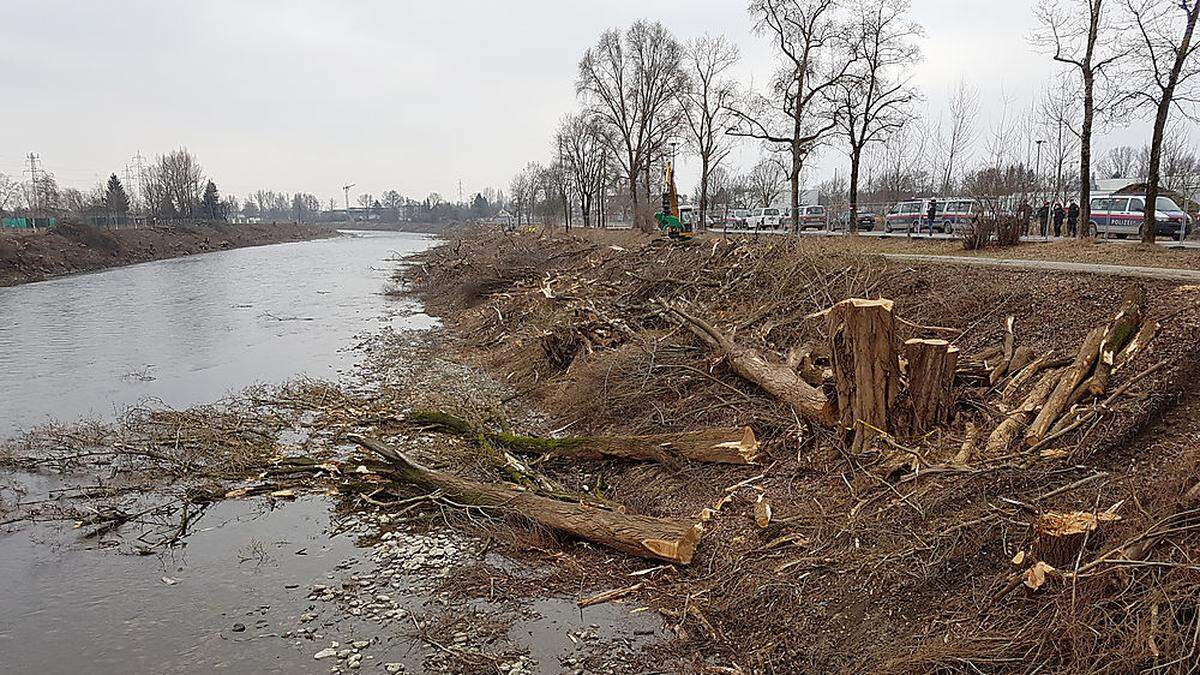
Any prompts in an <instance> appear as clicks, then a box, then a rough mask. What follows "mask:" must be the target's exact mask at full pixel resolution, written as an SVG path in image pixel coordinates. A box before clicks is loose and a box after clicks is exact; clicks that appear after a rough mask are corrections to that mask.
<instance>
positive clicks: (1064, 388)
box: [1025, 326, 1106, 445]
mask: <svg viewBox="0 0 1200 675" xmlns="http://www.w3.org/2000/svg"><path fill="white" fill-rule="evenodd" d="M1105 332H1106V329H1105V327H1103V326H1101V327H1099V328H1094V329H1092V332H1090V333H1088V335H1087V337H1086V338H1084V340H1083V345H1082V346H1081V347H1080V348H1079V353H1078V354H1077V355H1076V356H1075V361H1074V362H1073V363H1072V364H1071V365H1070V366H1068V367H1067V369H1066V371H1065V372H1063V375H1062V378H1061V379H1060V380H1059V381H1058V385H1057V386H1055V387H1054V391H1053V392H1051V394H1050V397H1049V398H1047V399H1046V403H1045V405H1043V406H1042V409H1041V411H1040V412H1038V415H1037V417H1036V418H1035V419H1034V420H1033V424H1031V425H1029V430H1028V431H1026V432H1025V442H1026V443H1028V444H1029V445H1037V444H1038V443H1039V442H1040V441H1041V440H1042V439H1043V438H1045V437H1046V432H1047V431H1049V429H1050V427H1051V426H1053V425H1054V423H1055V422H1056V421H1057V420H1058V418H1059V416H1060V415H1061V414H1062V413H1063V411H1064V410H1065V409H1066V408H1067V406H1068V405H1069V404H1070V400H1071V395H1072V394H1073V393H1074V392H1075V388H1076V387H1078V386H1079V384H1080V383H1081V382H1083V381H1084V379H1086V378H1087V376H1088V374H1089V373H1091V371H1092V366H1093V365H1095V363H1096V355H1097V354H1099V352H1100V342H1101V341H1103V339H1104V334H1105Z"/></svg>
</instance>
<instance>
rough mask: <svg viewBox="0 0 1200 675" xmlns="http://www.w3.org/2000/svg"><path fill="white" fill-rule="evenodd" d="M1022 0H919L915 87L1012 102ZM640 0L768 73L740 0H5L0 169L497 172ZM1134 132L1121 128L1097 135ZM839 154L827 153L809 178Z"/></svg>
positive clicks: (1035, 65) (1022, 82)
mask: <svg viewBox="0 0 1200 675" xmlns="http://www.w3.org/2000/svg"><path fill="white" fill-rule="evenodd" d="M1031 5H1032V0H1005V1H1003V2H996V1H995V0H914V2H913V9H914V18H915V19H916V20H918V21H919V22H920V23H922V24H923V25H924V27H925V30H926V32H927V37H926V39H925V40H924V42H923V49H924V52H925V59H924V61H923V63H922V64H921V65H920V66H919V67H918V69H917V71H916V73H915V80H916V82H917V84H918V85H919V86H920V88H921V90H922V92H923V93H924V95H925V97H926V99H927V101H926V104H925V105H927V106H928V107H929V108H930V109H932V110H935V111H936V110H939V109H940V107H939V106H940V103H941V100H942V99H944V97H945V96H946V95H947V92H948V91H949V90H950V89H951V88H952V87H953V86H954V85H955V84H956V83H957V82H958V81H959V80H960V79H966V80H967V81H968V82H969V83H971V84H973V85H974V86H975V87H976V88H978V89H979V90H980V93H981V98H982V104H983V107H984V108H985V109H986V108H989V107H992V106H995V105H997V104H998V103H999V102H1000V101H1001V100H1002V97H1005V96H1007V97H1010V98H1012V99H1013V101H1014V105H1015V106H1018V107H1019V106H1027V105H1028V102H1029V101H1030V99H1031V97H1033V96H1034V95H1036V93H1037V92H1038V91H1039V90H1040V88H1041V87H1042V85H1043V84H1044V82H1045V81H1046V80H1047V78H1048V77H1049V76H1050V75H1051V74H1052V73H1053V65H1052V64H1051V63H1050V61H1049V59H1048V58H1047V57H1045V56H1044V55H1040V54H1038V53H1036V52H1035V51H1034V50H1033V49H1032V48H1030V47H1029V45H1028V43H1027V42H1026V39H1025V38H1026V36H1027V35H1028V34H1029V32H1030V30H1031V29H1032V27H1033V17H1032V12H1031ZM638 18H650V19H658V20H661V21H663V22H664V23H665V24H666V25H667V26H668V27H669V28H670V29H671V30H672V31H674V32H675V33H676V34H677V35H678V36H679V37H680V38H689V37H693V36H697V35H701V34H703V33H705V32H708V33H723V34H725V35H727V36H729V37H730V38H731V39H732V40H734V41H735V42H736V43H738V45H739V46H740V48H741V50H742V56H743V60H742V63H741V64H740V66H739V68H738V75H739V77H740V78H741V79H743V80H745V81H751V80H753V81H756V82H764V81H766V79H767V78H768V76H769V75H770V72H771V69H772V63H773V62H772V58H771V55H770V51H769V47H768V45H767V44H766V42H765V41H764V40H763V39H762V38H759V37H756V36H754V35H753V33H752V31H751V20H750V18H749V16H748V15H747V14H746V11H745V3H744V2H741V1H738V0H731V1H727V2H716V1H712V0H708V1H704V0H701V1H697V0H656V1H649V0H636V1H635V0H607V1H606V2H586V3H585V2H574V1H562V0H557V1H555V0H500V1H495V2H486V1H477V0H458V1H455V0H441V1H435V0H428V1H423V2H412V1H407V0H390V1H366V0H362V1H358V0H341V1H337V2H335V1H333V0H326V1H320V0H287V1H265V0H236V1H235V0H230V1H225V0H191V1H188V2H184V1H176V0H136V1H135V0H108V1H107V2H91V1H88V2H79V1H78V0H3V2H2V3H0V25H3V26H4V28H5V29H4V39H3V40H0V73H3V80H2V81H3V82H4V92H5V96H4V99H5V101H4V105H3V106H2V107H0V172H3V173H8V174H10V175H14V176H15V175H20V173H21V170H22V168H23V167H24V164H23V157H24V155H25V154H26V153H28V152H30V151H35V152H37V153H39V154H40V155H41V157H42V161H43V162H44V164H45V167H46V168H47V169H49V170H51V171H53V172H54V173H55V174H56V176H57V177H58V179H59V182H60V183H61V184H63V185H69V186H75V187H81V188H83V187H90V186H92V185H94V184H95V183H96V182H97V181H98V180H100V179H101V178H102V177H104V176H107V175H108V174H109V173H111V172H118V173H120V172H121V171H123V170H124V168H125V166H126V164H128V163H130V162H131V158H132V157H133V155H134V154H135V153H137V152H139V151H140V152H141V153H142V154H143V155H147V156H149V155H154V154H158V153H162V152H165V151H167V150H170V149H172V148H175V147H178V146H180V145H183V146H187V147H188V148H189V149H191V150H192V151H193V152H194V153H195V154H196V155H197V156H198V157H199V159H200V161H201V163H202V164H203V165H204V167H205V169H206V171H207V172H208V173H209V174H210V175H211V176H212V177H213V178H214V179H215V180H216V181H217V183H218V185H219V186H220V187H221V189H222V191H223V192H225V193H227V194H236V195H244V194H246V193H247V192H250V191H253V190H255V189H259V188H266V189H275V190H284V191H289V192H293V191H305V192H312V193H314V194H316V195H317V196H318V197H319V198H320V199H321V200H322V202H326V201H327V200H328V199H329V198H330V197H334V196H337V197H339V198H340V196H341V189H340V186H341V185H342V184H343V183H346V182H354V183H357V184H358V187H357V188H355V190H354V193H359V192H372V193H375V194H378V193H380V192H382V191H383V190H386V189H396V190H399V191H400V192H401V193H403V194H405V195H409V196H415V197H423V196H424V195H426V194H428V193H429V192H431V191H437V192H440V193H442V194H443V195H444V196H446V197H448V198H450V199H454V198H456V196H457V190H458V188H457V185H458V181H459V180H460V179H461V181H462V185H463V190H464V192H465V193H470V192H474V191H477V190H479V189H482V188H484V187H498V188H505V187H506V186H507V185H508V182H509V178H510V176H511V175H512V173H513V172H514V171H515V170H516V169H518V168H519V167H520V166H522V165H523V164H524V163H525V162H527V161H529V160H534V159H537V160H544V159H546V158H547V157H548V156H549V153H550V143H549V137H550V134H551V132H552V130H553V128H554V126H555V124H556V122H557V121H558V119H559V118H560V117H561V116H562V115H563V114H565V113H567V112H569V111H571V110H573V109H575V107H576V106H577V102H576V100H575V94H574V86H573V85H574V79H575V72H576V64H577V62H578V60H579V57H580V55H581V54H582V52H583V51H584V50H585V49H586V48H587V46H588V45H590V44H592V43H593V42H594V41H595V40H596V38H597V36H598V35H599V33H600V31H601V30H603V29H604V28H608V27H617V26H625V25H628V24H629V23H630V22H631V21H633V20H635V19H638ZM935 114H936V113H935ZM985 121H986V119H985ZM1144 135H1145V133H1144V128H1141V127H1139V126H1137V125H1135V126H1133V127H1131V128H1125V129H1118V130H1115V131H1113V132H1111V133H1109V134H1108V135H1107V136H1106V137H1104V138H1101V139H1100V140H1099V142H1098V144H1097V145H1098V147H1097V150H1099V151H1103V150H1104V149H1106V148H1107V147H1110V146H1111V145H1114V144H1119V143H1122V142H1129V143H1137V144H1141V143H1143V142H1145V139H1143V138H1142V137H1143V136H1144ZM757 154H758V149H757V148H756V147H754V146H753V145H750V146H747V147H744V148H742V149H740V150H739V151H738V152H737V153H736V154H735V156H734V159H735V161H736V162H737V163H740V164H743V165H745V164H749V163H752V161H753V160H754V158H755V157H756V156H757ZM843 164H844V158H842V157H841V156H838V155H836V154H832V153H829V154H827V155H826V156H825V157H824V158H823V159H822V162H821V166H820V167H819V168H818V170H817V172H816V173H817V178H820V177H821V175H824V174H828V173H832V171H833V170H834V168H836V167H838V166H841V165H843ZM686 169H687V167H686V166H685V170H684V174H683V175H684V178H686V177H687V175H688V173H687V170H686ZM682 187H685V188H686V187H687V186H682Z"/></svg>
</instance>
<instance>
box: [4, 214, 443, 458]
mask: <svg viewBox="0 0 1200 675" xmlns="http://www.w3.org/2000/svg"><path fill="white" fill-rule="evenodd" d="M432 241H433V240H432V239H431V238H429V237H428V236H426V235H417V234H407V233H400V232H356V233H352V234H351V235H350V236H342V237H337V238H334V239H326V240H320V241H310V242H299V243H294V244H279V245H275V246H261V247H255V248H243V249H236V250H231V251H221V252H217V253H209V254H204V255H197V256H190V257H186V258H177V259H174V260H163V261H158V262H151V263H145V264H141V265H133V266H130V267H122V268H117V269H112V270H106V271H103V272H97V273H94V274H85V275H79V276H72V277H66V278H62V279H53V280H50V281H43V282H39V283H34V284H25V285H23V286H15V287H11V288H0V437H4V436H9V435H11V434H12V433H13V432H14V431H15V430H17V429H18V428H28V427H30V426H32V425H34V424H39V423H44V422H47V421H49V420H51V419H60V420H72V419H76V418H78V417H80V416H90V415H95V416H100V417H110V416H112V415H114V414H115V413H117V412H119V411H120V410H122V409H124V408H125V407H126V406H128V405H129V404H131V403H134V402H136V401H138V400H140V399H142V398H145V397H156V398H160V399H162V400H163V401H164V402H165V403H167V404H168V405H172V406H185V405H191V404H195V403H200V402H208V401H212V400H214V399H217V398H220V397H221V396H223V395H224V394H226V393H227V392H229V391H231V390H237V389H241V388H242V387H245V386H247V385H250V384H254V383H256V382H280V381H283V380H286V379H288V378H290V377H292V376H294V375H297V374H301V373H304V374H309V375H314V376H317V377H333V376H335V375H336V374H337V371H338V370H339V369H342V368H345V367H346V366H347V365H349V364H350V363H351V362H352V360H353V358H352V356H351V355H349V354H347V353H345V352H346V350H347V348H348V347H350V346H352V345H351V340H350V338H351V336H353V335H355V334H356V333H360V332H363V331H368V330H375V329H377V328H379V327H381V322H384V323H386V322H389V321H392V320H393V318H395V317H398V316H404V318H403V319H399V318H396V319H395V320H396V322H397V325H396V327H397V328H401V327H403V328H419V327H422V326H428V325H431V324H432V319H429V318H428V317H425V316H423V315H416V316H408V314H411V313H412V312H415V311H416V309H417V307H416V305H415V304H411V303H408V304H406V303H403V302H397V301H395V300H390V299H387V298H385V297H384V296H383V295H382V291H383V289H384V287H385V285H386V283H387V281H388V279H389V275H390V274H391V271H392V270H393V269H394V268H395V264H394V263H393V262H388V261H389V260H390V259H393V258H396V257H398V256H403V255H408V254H411V253H414V252H416V251H420V250H423V249H425V248H427V247H428V246H429V245H430V244H431V243H432Z"/></svg>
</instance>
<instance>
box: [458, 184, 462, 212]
mask: <svg viewBox="0 0 1200 675" xmlns="http://www.w3.org/2000/svg"><path fill="white" fill-rule="evenodd" d="M458 205H459V206H462V205H463V198H462V179H461V178H459V179H458Z"/></svg>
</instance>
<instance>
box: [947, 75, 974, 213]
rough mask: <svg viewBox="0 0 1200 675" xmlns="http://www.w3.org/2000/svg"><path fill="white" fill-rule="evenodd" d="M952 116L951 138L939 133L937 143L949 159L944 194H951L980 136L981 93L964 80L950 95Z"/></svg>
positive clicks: (950, 122)
mask: <svg viewBox="0 0 1200 675" xmlns="http://www.w3.org/2000/svg"><path fill="white" fill-rule="evenodd" d="M949 113H950V121H949V124H950V129H949V132H948V135H947V136H946V137H945V138H944V139H943V138H942V136H941V134H940V133H939V134H938V144H939V145H940V146H941V150H942V154H943V156H944V157H945V158H946V159H945V162H946V164H945V166H944V167H943V168H942V176H941V188H942V192H943V193H949V192H950V191H951V190H952V189H953V186H954V176H955V171H956V170H959V169H961V165H962V164H964V163H966V162H967V161H969V160H970V157H971V149H972V146H973V144H974V142H975V136H976V133H977V129H976V126H975V123H976V120H977V118H978V117H979V92H977V91H976V90H975V89H973V88H972V87H971V86H970V85H968V84H967V83H966V82H965V81H963V80H959V82H958V85H957V86H956V87H955V88H954V92H953V93H952V94H951V95H950V101H949Z"/></svg>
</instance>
